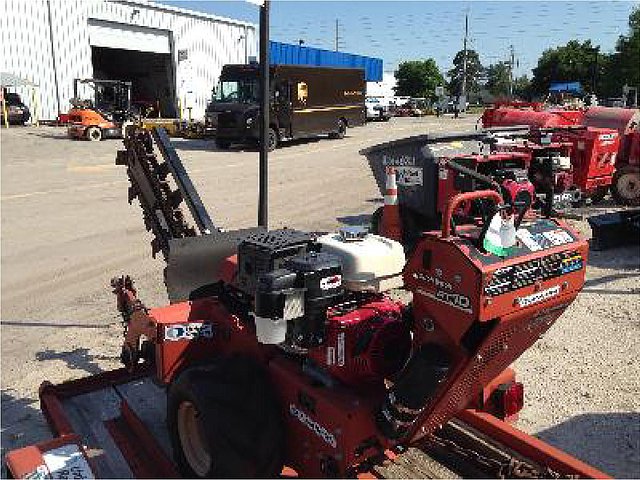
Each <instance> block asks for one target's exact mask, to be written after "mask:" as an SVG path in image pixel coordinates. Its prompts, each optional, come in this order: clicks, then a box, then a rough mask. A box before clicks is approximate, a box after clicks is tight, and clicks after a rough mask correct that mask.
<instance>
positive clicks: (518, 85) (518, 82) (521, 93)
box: [513, 75, 532, 100]
mask: <svg viewBox="0 0 640 480" xmlns="http://www.w3.org/2000/svg"><path fill="white" fill-rule="evenodd" d="M513 96H514V97H516V98H521V99H525V100H531V98H532V95H531V80H529V77H527V76H526V75H522V76H521V77H518V78H515V79H514V80H513Z"/></svg>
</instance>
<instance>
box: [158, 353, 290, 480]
mask: <svg viewBox="0 0 640 480" xmlns="http://www.w3.org/2000/svg"><path fill="white" fill-rule="evenodd" d="M167 427H168V430H169V436H170V439H171V444H172V447H173V456H174V460H175V462H176V464H177V465H178V468H179V469H180V471H181V472H182V474H183V475H184V476H185V477H186V478H274V477H276V476H277V475H278V474H279V473H280V472H281V470H282V465H283V452H284V448H283V446H284V429H283V426H282V419H281V412H280V409H279V405H278V402H277V400H276V397H275V395H274V393H273V390H272V388H271V384H270V382H269V379H268V377H267V374H266V372H265V371H264V369H263V368H262V367H261V366H260V365H259V364H258V363H256V362H255V361H254V360H252V359H250V358H247V357H240V356H233V357H229V358H227V359H219V360H216V361H215V362H214V363H213V364H210V365H206V366H198V367H191V368H189V369H187V370H185V371H184V372H183V373H182V374H180V375H179V376H178V378H177V379H176V380H175V381H174V382H173V383H172V384H171V386H170V387H169V392H168V401H167Z"/></svg>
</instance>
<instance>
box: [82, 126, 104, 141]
mask: <svg viewBox="0 0 640 480" xmlns="http://www.w3.org/2000/svg"><path fill="white" fill-rule="evenodd" d="M85 135H86V136H87V139H88V140H91V141H92V142H99V141H100V140H102V130H100V127H89V128H87V131H86V132H85Z"/></svg>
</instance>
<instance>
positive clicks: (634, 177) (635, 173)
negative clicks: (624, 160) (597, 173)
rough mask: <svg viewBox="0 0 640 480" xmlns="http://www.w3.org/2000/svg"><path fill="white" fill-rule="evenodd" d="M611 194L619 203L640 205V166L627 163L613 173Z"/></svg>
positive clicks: (633, 205)
mask: <svg viewBox="0 0 640 480" xmlns="http://www.w3.org/2000/svg"><path fill="white" fill-rule="evenodd" d="M611 195H613V198H614V199H615V201H616V203H618V204H619V205H629V206H632V207H637V206H638V205H640V168H638V167H634V166H631V165H625V166H624V167H621V168H619V169H617V170H616V173H615V174H614V175H613V183H612V184H611Z"/></svg>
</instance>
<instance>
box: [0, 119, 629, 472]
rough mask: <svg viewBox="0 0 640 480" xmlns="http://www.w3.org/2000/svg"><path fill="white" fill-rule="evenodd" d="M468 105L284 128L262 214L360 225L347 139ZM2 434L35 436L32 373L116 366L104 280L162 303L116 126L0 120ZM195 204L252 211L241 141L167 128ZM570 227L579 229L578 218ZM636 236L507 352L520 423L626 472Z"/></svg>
mask: <svg viewBox="0 0 640 480" xmlns="http://www.w3.org/2000/svg"><path fill="white" fill-rule="evenodd" d="M475 121H476V118H471V117H469V118H466V119H457V120H454V119H449V118H447V119H439V120H438V121H437V122H436V119H434V118H425V119H411V118H403V119H393V120H392V121H391V122H390V123H378V124H370V125H367V126H366V127H362V128H357V129H353V130H351V131H350V132H349V136H348V138H346V139H343V140H320V141H305V142H296V143H293V144H289V145H286V146H284V147H283V148H281V149H279V150H277V151H276V152H274V153H273V154H272V155H271V157H270V158H271V161H270V185H271V186H270V220H271V226H272V227H278V226H284V225H287V226H290V227H296V228H300V229H310V230H323V229H325V230H326V229H333V228H336V227H338V226H339V225H340V224H352V223H366V222H367V220H368V215H369V214H370V213H371V212H373V210H374V209H375V208H377V206H378V201H379V198H380V195H379V193H378V191H377V188H376V186H375V182H374V180H373V177H372V176H371V175H370V173H369V170H368V166H367V164H366V162H365V161H364V158H363V157H361V156H359V155H358V153H357V152H358V150H360V149H361V148H364V147H366V146H370V145H374V144H376V143H380V142H382V141H386V140H390V139H394V138H402V137H405V136H408V135H412V134H418V133H426V132H444V131H452V130H466V129H471V128H473V126H474V124H475ZM0 140H1V153H2V171H1V172H2V182H1V185H2V191H1V194H0V195H1V196H0V201H1V208H2V239H1V246H2V252H1V259H2V260H1V261H2V272H1V273H2V280H1V283H2V299H1V300H2V305H1V315H2V319H1V320H2V329H1V333H2V430H3V432H2V448H3V451H4V449H6V448H14V447H16V446H18V445H23V444H25V443H28V442H30V441H33V440H34V439H37V438H41V437H42V436H44V435H45V434H46V429H45V427H44V424H43V422H42V420H41V417H40V414H39V412H38V410H37V404H36V403H34V402H35V399H36V398H37V387H38V385H39V383H40V382H41V381H42V380H44V379H48V380H51V381H54V382H58V381H62V380H66V379H69V378H73V377H79V376H85V375H87V374H91V373H96V372H99V371H101V370H103V369H107V368H113V367H116V366H118V362H117V356H118V354H119V346H120V341H121V329H120V326H119V323H118V318H119V317H118V315H117V311H116V308H115V301H114V298H113V295H112V294H111V293H110V290H109V288H108V282H109V279H110V278H111V277H113V276H115V275H118V274H123V273H129V274H131V275H132V276H133V277H134V279H135V280H136V281H137V286H138V289H139V294H140V296H141V298H142V299H143V300H144V302H145V303H146V304H147V305H149V306H153V305H161V304H163V303H165V302H166V294H165V292H164V288H163V282H162V268H163V266H164V263H163V261H162V260H161V259H157V260H153V259H152V258H151V255H150V246H149V240H150V236H149V235H148V234H147V233H146V232H145V230H144V228H143V225H142V218H141V214H140V209H139V207H138V206H137V205H136V204H134V205H133V206H129V205H128V204H127V202H126V198H127V186H128V182H127V180H126V175H125V173H124V169H123V167H116V166H115V165H114V163H113V161H114V158H115V152H116V150H117V149H118V148H120V147H121V142H120V141H118V140H112V141H104V142H100V143H90V142H79V141H71V140H68V139H67V138H66V137H65V135H64V130H62V129H59V128H53V127H41V128H15V129H10V130H8V131H7V130H2V133H1V137H0ZM176 147H177V149H178V151H179V153H180V155H181V157H182V159H183V161H184V163H185V165H186V167H187V169H188V171H189V172H190V174H191V176H192V179H193V180H194V183H195V184H196V187H197V188H198V191H199V192H200V195H201V196H202V199H203V201H204V203H205V204H206V205H207V206H208V208H209V212H210V214H211V216H212V217H213V219H214V221H215V222H216V223H217V224H220V225H222V226H224V227H227V228H238V227H243V226H250V225H252V224H254V223H255V221H256V210H257V184H258V178H257V163H258V162H257V158H258V155H257V153H256V152H254V151H242V150H240V149H237V150H234V151H229V152H220V151H216V150H215V147H214V146H213V143H212V142H210V141H196V140H193V141H185V140H178V141H176ZM577 226H578V227H579V228H581V229H582V230H583V231H585V233H588V228H587V227H586V224H585V223H584V222H581V223H578V224H577ZM638 267H639V255H638V249H637V248H629V249H626V250H623V251H617V252H616V253H608V254H596V255H594V256H592V259H591V265H590V268H589V282H591V283H588V285H587V287H586V289H585V290H586V292H585V293H584V294H582V295H581V297H580V298H579V300H578V301H577V302H576V303H575V304H574V305H573V306H572V307H571V309H570V311H569V312H568V313H567V314H565V316H564V317H562V319H561V320H560V322H559V323H558V324H557V325H556V326H555V327H554V328H553V329H552V331H551V332H550V333H549V334H548V335H547V337H545V339H543V340H542V341H541V342H540V343H539V344H538V345H537V346H536V347H534V348H533V349H532V350H531V351H530V352H528V353H527V354H526V355H525V356H524V357H523V359H521V360H520V361H519V362H518V365H517V367H518V371H519V374H520V377H521V379H522V380H523V381H524V383H525V385H526V394H527V406H526V408H525V411H524V413H523V415H522V418H521V426H522V427H523V428H525V429H526V430H528V431H530V432H539V434H540V436H541V437H543V438H545V439H546V440H547V441H550V442H551V443H554V444H556V445H558V446H560V447H561V448H566V449H568V450H569V451H571V452H572V453H574V454H576V455H578V456H580V457H581V458H583V459H585V460H586V461H588V462H591V463H593V464H594V465H596V466H598V467H600V468H602V469H604V470H605V471H608V472H610V473H612V474H615V475H618V476H626V477H630V476H640V466H639V465H640V445H639V442H640V433H639V429H640V415H639V414H638V411H639V408H640V400H639V398H638V392H639V391H640V388H639V380H638V377H639V375H638V368H637V365H636V358H637V355H638V352H639V351H640V348H639V346H640V345H639V343H638V340H637V338H638V327H639V326H640V323H639V320H638V319H639V318H640V307H639V305H638V296H637V294H638V272H639V269H638Z"/></svg>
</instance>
